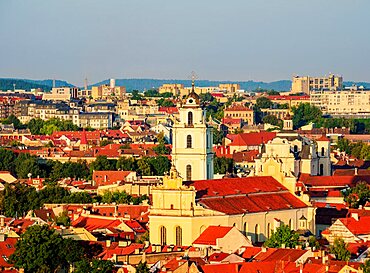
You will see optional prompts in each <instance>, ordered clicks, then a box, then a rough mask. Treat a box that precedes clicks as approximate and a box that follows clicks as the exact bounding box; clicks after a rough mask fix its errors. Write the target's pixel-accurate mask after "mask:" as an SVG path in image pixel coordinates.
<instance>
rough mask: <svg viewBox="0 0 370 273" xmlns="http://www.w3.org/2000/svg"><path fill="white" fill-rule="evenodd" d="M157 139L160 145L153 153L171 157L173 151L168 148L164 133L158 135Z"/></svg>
mask: <svg viewBox="0 0 370 273" xmlns="http://www.w3.org/2000/svg"><path fill="white" fill-rule="evenodd" d="M157 139H158V145H157V146H155V147H154V148H153V151H154V152H156V154H157V155H169V154H170V153H171V150H170V149H169V148H168V147H167V146H166V141H165V138H164V134H163V133H162V132H161V133H159V134H158V136H157Z"/></svg>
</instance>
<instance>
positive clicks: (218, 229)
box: [193, 226, 233, 245]
mask: <svg viewBox="0 0 370 273" xmlns="http://www.w3.org/2000/svg"><path fill="white" fill-rule="evenodd" d="M232 228H233V227H223V226H209V227H208V228H206V229H205V230H204V231H203V232H202V234H200V235H199V237H198V238H197V239H196V240H195V241H194V242H193V244H196V245H216V243H217V242H216V241H217V239H220V238H223V237H225V235H226V234H227V233H229V231H230V230H231V229H232Z"/></svg>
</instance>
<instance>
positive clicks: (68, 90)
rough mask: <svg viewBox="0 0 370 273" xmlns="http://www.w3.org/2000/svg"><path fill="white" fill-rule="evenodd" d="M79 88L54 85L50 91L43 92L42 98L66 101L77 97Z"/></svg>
mask: <svg viewBox="0 0 370 273" xmlns="http://www.w3.org/2000/svg"><path fill="white" fill-rule="evenodd" d="M79 90H80V89H79V88H77V87H54V88H52V90H51V92H50V93H43V95H42V100H57V101H67V100H70V99H71V98H77V97H78V93H79Z"/></svg>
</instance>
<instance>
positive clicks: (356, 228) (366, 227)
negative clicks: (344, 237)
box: [339, 216, 370, 235]
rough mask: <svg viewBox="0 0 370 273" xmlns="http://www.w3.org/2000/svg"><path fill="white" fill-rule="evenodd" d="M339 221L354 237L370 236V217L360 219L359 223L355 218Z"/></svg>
mask: <svg viewBox="0 0 370 273" xmlns="http://www.w3.org/2000/svg"><path fill="white" fill-rule="evenodd" d="M339 220H340V221H341V222H342V223H343V225H344V226H346V227H347V228H348V229H349V230H350V231H351V233H352V234H354V235H362V234H370V216H362V217H359V219H358V221H357V220H356V219H355V218H353V217H349V218H340V219H339Z"/></svg>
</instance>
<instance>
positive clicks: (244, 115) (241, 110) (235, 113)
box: [224, 104, 254, 124]
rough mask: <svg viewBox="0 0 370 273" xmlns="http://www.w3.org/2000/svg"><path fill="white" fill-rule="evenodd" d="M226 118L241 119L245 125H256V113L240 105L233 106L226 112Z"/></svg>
mask: <svg viewBox="0 0 370 273" xmlns="http://www.w3.org/2000/svg"><path fill="white" fill-rule="evenodd" d="M224 118H231V119H241V120H242V122H243V123H247V124H253V123H254V111H253V110H252V109H249V108H248V107H245V106H243V105H240V104H233V105H231V106H230V107H228V108H226V109H225V110H224Z"/></svg>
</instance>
